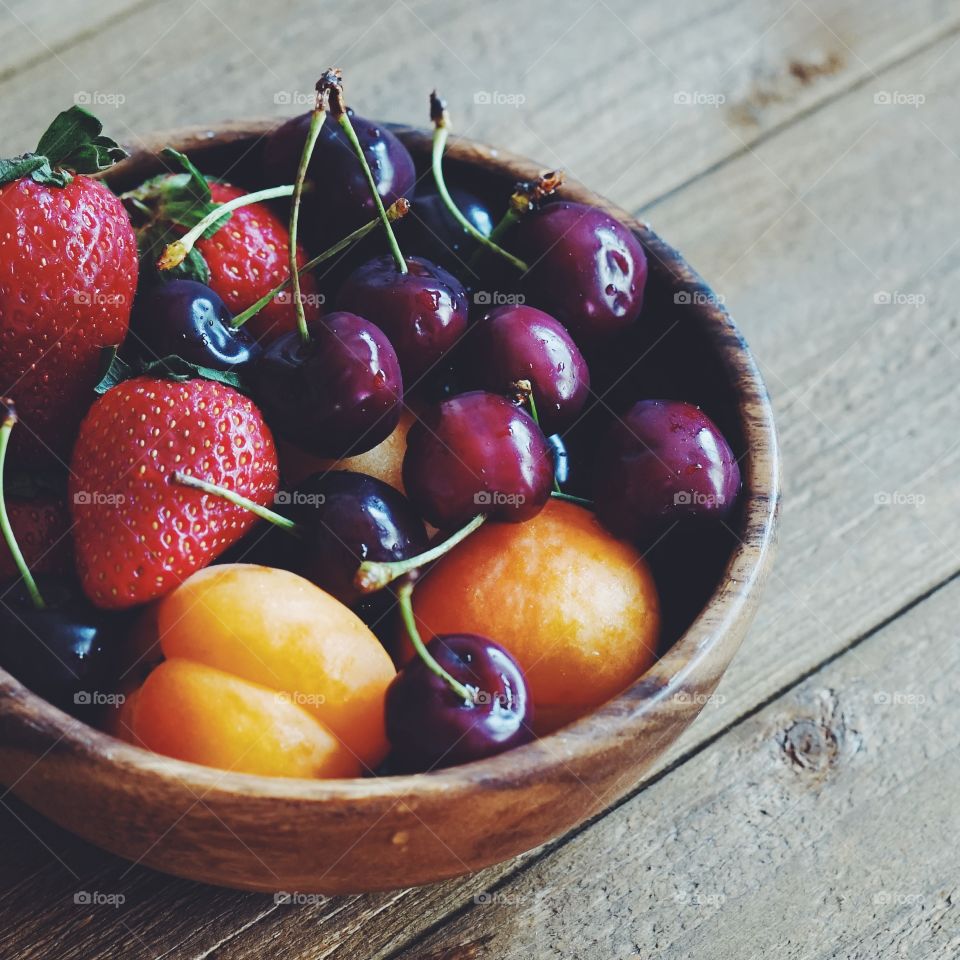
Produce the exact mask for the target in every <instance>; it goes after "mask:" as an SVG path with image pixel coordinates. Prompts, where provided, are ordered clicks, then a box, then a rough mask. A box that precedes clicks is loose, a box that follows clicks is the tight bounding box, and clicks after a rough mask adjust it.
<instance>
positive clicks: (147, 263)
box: [137, 222, 210, 284]
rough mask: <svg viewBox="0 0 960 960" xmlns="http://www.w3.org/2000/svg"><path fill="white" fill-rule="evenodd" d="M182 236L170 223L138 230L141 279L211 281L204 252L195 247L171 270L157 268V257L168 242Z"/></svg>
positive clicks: (152, 225)
mask: <svg viewBox="0 0 960 960" xmlns="http://www.w3.org/2000/svg"><path fill="white" fill-rule="evenodd" d="M179 238H180V231H179V230H176V229H173V228H172V227H171V226H170V225H169V224H164V223H157V222H154V223H151V224H149V225H148V226H146V227H142V228H141V229H139V230H138V231H137V247H138V249H139V253H140V270H141V274H140V276H141V279H143V280H146V279H152V280H153V281H154V282H156V281H162V282H166V281H167V280H197V281H199V282H200V283H206V284H209V283H210V268H209V267H208V266H207V261H206V260H204V258H203V254H202V253H201V252H200V251H199V250H198V249H197V248H196V247H194V248H193V249H192V250H191V251H190V252H189V253H188V254H187V257H186V259H185V260H184V261H183V262H182V263H181V264H179V265H178V266H176V267H173V269H171V270H164V271H162V272H160V271H158V270H157V269H156V263H157V259H158V258H159V257H160V254H161V253H163V249H164V247H166V245H167V244H168V243H172V242H173V241H174V240H178V239H179Z"/></svg>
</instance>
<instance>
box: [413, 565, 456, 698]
mask: <svg viewBox="0 0 960 960" xmlns="http://www.w3.org/2000/svg"><path fill="white" fill-rule="evenodd" d="M412 594H413V582H412V581H411V580H407V581H406V582H405V583H403V584H401V585H400V587H399V589H398V590H397V599H398V600H399V601H400V616H401V617H402V618H403V625H404V626H405V627H406V628H407V635H408V636H409V637H410V642H411V643H412V644H413V647H414V649H415V650H416V651H417V653H418V654H419V656H420V659H421V660H422V661H423V662H424V664H425V665H426V666H427V668H428V669H429V670H431V671H432V672H433V673H435V674H436V675H437V676H438V677H440V679H441V680H443V681H445V682H446V683H448V684H449V685H450V689H451V690H453V692H454V693H455V694H456V695H457V696H458V697H460V698H461V699H462V700H463V701H464V702H465V703H473V700H474V695H473V692H472V691H471V690H470V688H469V687H466V686H464V685H463V684H462V683H460V681H459V680H455V679H454V678H453V677H452V676H450V674H449V673H448V672H447V671H446V670H444V669H443V667H442V666H440V664H439V663H437V661H436V660H435V659H434V657H433V654H431V653H430V651H429V650H428V649H427V645H426V644H425V643H424V642H423V638H422V637H421V636H420V631H419V630H418V629H417V619H416V617H415V616H414V615H413V602H412V600H411V596H412Z"/></svg>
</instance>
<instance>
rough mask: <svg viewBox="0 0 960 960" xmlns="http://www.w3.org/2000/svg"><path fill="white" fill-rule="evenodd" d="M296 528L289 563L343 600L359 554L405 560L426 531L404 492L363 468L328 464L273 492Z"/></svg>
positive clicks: (349, 595)
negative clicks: (296, 483)
mask: <svg viewBox="0 0 960 960" xmlns="http://www.w3.org/2000/svg"><path fill="white" fill-rule="evenodd" d="M277 501H278V504H281V506H280V509H281V510H282V511H283V513H284V514H285V515H286V516H288V517H290V518H291V519H292V520H294V521H295V522H296V524H297V526H298V528H299V530H300V538H299V540H298V542H297V546H296V547H295V548H294V549H295V550H296V554H295V556H296V557H297V560H296V561H295V562H294V566H293V569H294V571H295V572H296V573H299V574H300V575H301V576H303V577H306V578H307V579H308V580H312V581H313V582H314V583H315V584H317V586H319V587H322V588H323V589H324V590H326V591H327V593H331V594H333V596H335V597H336V598H337V599H338V600H340V601H342V602H343V603H347V604H352V603H354V602H355V601H357V600H358V599H360V596H361V594H360V593H359V591H357V590H356V588H355V587H354V585H353V578H354V576H355V574H356V572H357V568H358V567H359V566H360V564H361V563H362V562H363V561H364V560H373V561H377V562H390V561H394V560H406V559H407V558H409V557H413V556H416V555H417V554H419V553H422V552H423V551H424V550H426V549H427V532H426V529H425V528H424V525H423V521H422V520H421V519H420V517H419V516H418V515H417V512H416V511H415V510H414V509H413V507H412V506H411V504H410V502H409V501H408V500H407V498H406V497H405V496H404V495H403V494H402V493H400V492H399V491H398V490H395V489H394V488H393V487H391V486H390V485H389V484H386V483H384V482H383V481H382V480H377V479H375V478H374V477H368V476H367V475H366V474H363V473H353V472H351V471H349V470H331V471H330V472H329V473H325V474H316V475H314V476H313V477H310V478H309V479H307V480H305V481H304V482H303V483H301V484H300V485H299V486H297V488H296V489H294V490H292V491H290V492H289V493H280V494H278V495H277Z"/></svg>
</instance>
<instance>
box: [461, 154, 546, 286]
mask: <svg viewBox="0 0 960 960" xmlns="http://www.w3.org/2000/svg"><path fill="white" fill-rule="evenodd" d="M562 183H563V171H561V170H550V171H549V172H547V173H544V174H542V175H541V176H539V177H537V179H536V180H533V181H530V182H526V181H522V182H520V183H518V184H516V185H515V186H514V188H513V193H512V194H511V195H510V204H509V206H508V207H507V212H506V213H505V214H504V215H503V216H502V217H501V218H500V221H499V222H498V223H497V225H496V226H495V227H494V228H493V230H492V231H491V233H490V238H489V239H490V240H491V241H492V242H493V243H496V244H499V243H500V241H501V240H502V239H503V238H504V237H505V236H506V235H507V234H508V233H509V232H510V231H511V230H512V229H513V228H514V226H515V225H516V224H517V223H519V222H520V221H521V220H522V219H523V217H524V216H525V215H526V214H527V213H529V212H530V211H531V210H536V209H537V207H538V206H539V205H540V203H541V201H542V200H543V199H544V198H545V197H549V196H550V194H551V193H554V192H555V191H556V190H558V189H559V188H560V185H561V184H562ZM482 257H483V249H482V248H481V249H478V250H475V251H474V253H473V256H472V257H471V258H470V261H469V263H468V264H467V265H468V266H469V267H472V268H475V267H477V266H479V264H480V260H481V259H482ZM527 269H529V267H528V268H527Z"/></svg>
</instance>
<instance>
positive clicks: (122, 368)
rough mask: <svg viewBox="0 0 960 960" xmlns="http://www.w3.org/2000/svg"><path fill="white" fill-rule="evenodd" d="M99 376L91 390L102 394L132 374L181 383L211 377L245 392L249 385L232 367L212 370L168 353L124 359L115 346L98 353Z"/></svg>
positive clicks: (209, 378)
mask: <svg viewBox="0 0 960 960" xmlns="http://www.w3.org/2000/svg"><path fill="white" fill-rule="evenodd" d="M100 369H101V379H100V382H99V383H98V384H97V385H96V387H94V392H95V393H96V394H97V395H98V396H102V395H103V394H105V393H106V392H107V391H108V390H112V389H113V388H114V387H115V386H117V385H118V384H120V383H123V382H124V380H131V379H133V378H134V377H144V376H148V377H156V378H157V379H158V380H175V381H177V382H178V383H184V382H186V381H187V380H213V381H214V382H215V383H222V384H225V385H226V386H228V387H233V388H234V390H239V391H240V392H241V393H248V392H249V389H248V387H247V385H246V384H245V383H244V380H243V378H242V377H241V376H240V375H239V374H238V373H236V372H235V371H232V370H214V369H213V368H212V367H204V366H201V365H199V364H196V363H191V362H190V361H189V360H184V359H183V357H177V356H169V357H162V358H160V359H157V360H143V359H138V360H134V361H128V360H124V359H123V357H121V356H119V355H118V348H117V347H105V348H104V349H103V353H102V356H101V366H100Z"/></svg>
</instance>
